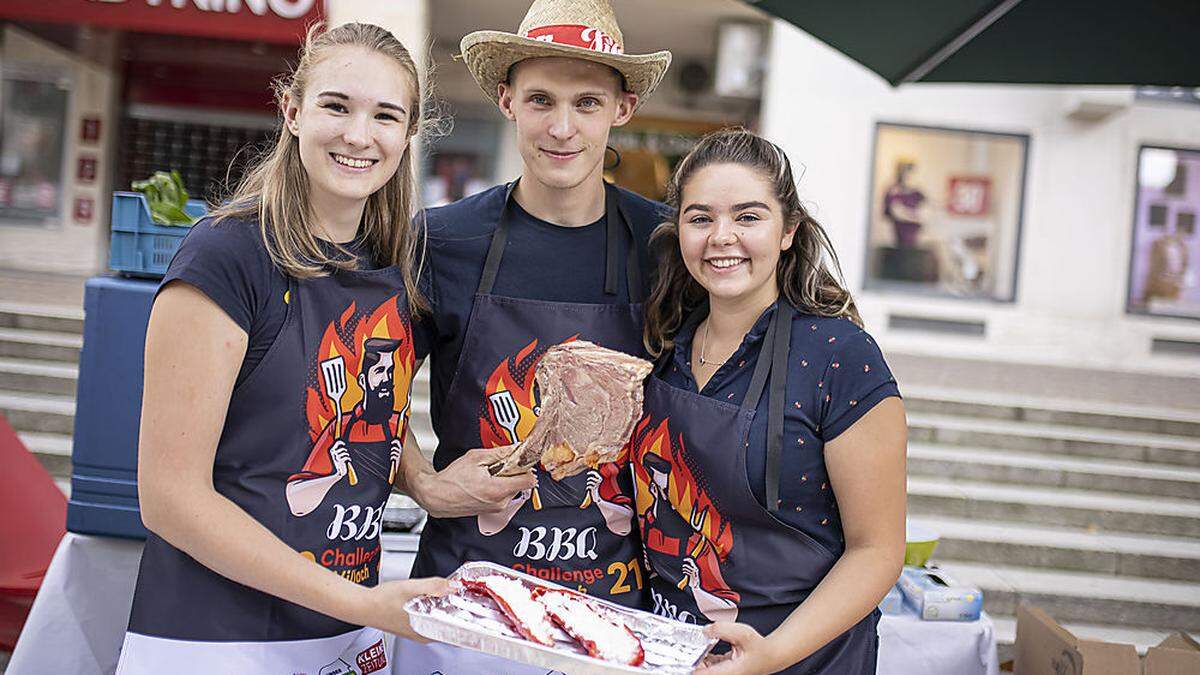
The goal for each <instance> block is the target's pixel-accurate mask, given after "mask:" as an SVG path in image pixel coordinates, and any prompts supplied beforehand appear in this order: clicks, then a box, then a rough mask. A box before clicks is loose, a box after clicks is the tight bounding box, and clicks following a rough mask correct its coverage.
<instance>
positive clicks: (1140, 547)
mask: <svg viewBox="0 0 1200 675" xmlns="http://www.w3.org/2000/svg"><path fill="white" fill-rule="evenodd" d="M913 522H919V523H921V524H922V525H927V526H929V527H931V528H933V529H934V530H936V531H937V532H938V533H939V534H940V535H941V539H940V541H939V542H938V546H937V550H936V551H935V552H934V555H933V558H934V561H935V562H938V561H943V560H945V561H957V562H974V563H990V562H996V563H1003V564H1005V565H1012V566H1017V567H1037V568H1043V569H1057V570H1070V571H1077V572H1091V573H1096V574H1112V575H1124V576H1133V577H1145V578H1152V579H1171V580H1175V581H1192V582H1200V540H1197V539H1187V538H1179V537H1163V536H1152V535H1140V534H1123V533H1119V532H1106V531H1101V530H1090V531H1089V530H1085V529H1080V528H1067V527H1050V526H1045V525H1031V524H1028V523H1013V522H1004V521H980V520H973V519H968V518H948V517H941V516H930V515H924V516H920V517H916V516H914V517H913Z"/></svg>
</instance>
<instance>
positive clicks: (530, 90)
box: [499, 57, 637, 190]
mask: <svg viewBox="0 0 1200 675" xmlns="http://www.w3.org/2000/svg"><path fill="white" fill-rule="evenodd" d="M499 95H500V111H501V112H502V113H504V116H505V117H507V118H508V119H510V120H512V121H514V122H516V125H517V144H518V146H519V147H520V150H521V159H522V160H523V162H524V165H525V166H524V173H523V175H525V176H529V177H531V178H534V179H535V180H538V181H539V182H541V183H542V184H543V185H545V186H547V187H550V188H554V189H560V190H565V189H571V188H574V187H577V186H579V185H581V184H583V183H584V182H585V181H587V180H588V179H589V178H598V177H599V176H600V174H601V172H602V171H603V169H604V149H605V146H606V145H607V144H608V132H609V130H610V129H611V128H612V127H614V126H621V125H623V124H625V123H626V122H628V121H629V118H630V117H632V116H633V109H634V108H635V107H636V105H637V96H636V95H635V94H631V93H629V92H625V91H622V89H621V78H620V76H619V75H618V74H617V73H616V71H614V70H613V69H611V68H609V67H608V66H605V65H602V64H598V63H593V62H590V61H583V60H580V59H570V58H560V57H549V58H535V59H526V60H524V61H521V62H520V63H518V64H517V65H516V66H515V67H514V68H513V70H512V77H511V81H510V82H508V83H501V84H500V86H499Z"/></svg>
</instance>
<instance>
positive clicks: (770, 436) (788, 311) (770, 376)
mask: <svg viewBox="0 0 1200 675" xmlns="http://www.w3.org/2000/svg"><path fill="white" fill-rule="evenodd" d="M795 313H796V310H795V309H794V308H793V307H792V304H791V303H790V302H788V301H787V298H785V297H783V296H782V295H781V296H779V300H778V301H777V303H776V306H775V314H774V315H773V316H772V317H771V323H770V324H769V325H768V326H767V333H766V335H765V336H764V338H763V346H762V350H761V351H760V352H759V355H758V363H757V364H755V366H754V374H753V375H751V377H750V388H749V390H747V391H746V397H745V398H744V399H742V409H743V410H757V409H758V403H759V401H760V400H761V399H762V394H763V390H764V389H766V387H767V386H768V385H769V386H770V390H769V392H770V394H769V396H768V400H767V403H768V409H767V457H766V488H767V489H766V506H767V510H769V511H775V510H777V509H778V508H779V477H780V476H779V474H780V464H781V458H782V456H783V417H784V410H785V407H784V404H785V403H786V401H785V398H786V397H787V375H788V351H789V348H790V347H791V342H792V318H793V316H795Z"/></svg>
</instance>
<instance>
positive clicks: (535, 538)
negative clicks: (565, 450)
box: [476, 335, 633, 562]
mask: <svg viewBox="0 0 1200 675" xmlns="http://www.w3.org/2000/svg"><path fill="white" fill-rule="evenodd" d="M578 338H579V336H578V335H574V336H571V337H569V338H567V339H566V340H563V343H567V342H573V341H575V340H576V339H578ZM551 346H553V345H552V344H546V345H544V346H539V343H538V340H537V339H534V340H532V341H530V342H529V344H527V345H525V347H523V348H522V349H521V350H519V351H518V352H517V353H516V354H514V355H512V356H509V357H507V358H505V359H503V360H502V361H501V362H500V363H499V364H498V365H497V366H496V367H495V368H494V369H493V370H492V373H491V374H490V375H489V376H488V378H487V381H486V382H485V384H484V391H483V400H482V401H481V403H480V408H479V438H480V441H481V447H484V448H495V447H500V446H503V445H511V444H513V443H520V442H521V441H523V440H525V439H526V438H527V437H528V436H529V433H530V432H531V431H532V430H533V425H534V423H535V422H537V418H538V415H540V414H541V395H540V393H539V391H538V387H537V378H536V377H534V375H535V373H536V372H537V365H538V362H540V361H541V359H542V356H543V355H544V354H545V353H546V351H547V350H548V349H549V348H550V347H551ZM628 461H629V455H628V452H627V451H626V452H623V453H622V454H621V456H620V457H618V459H617V461H615V462H609V463H607V464H602V465H600V467H599V468H598V469H595V470H589V471H585V472H583V473H581V474H579V475H577V476H571V477H570V478H564V479H563V480H561V481H557V480H554V479H553V478H551V476H550V474H549V473H548V472H545V471H543V470H542V469H541V467H540V466H537V467H534V472H535V473H536V474H537V477H538V485H537V486H536V487H534V488H532V489H530V490H522V491H521V492H518V493H517V494H516V495H515V496H514V497H513V499H512V501H511V502H509V503H508V505H507V506H506V507H505V508H504V509H502V510H501V511H499V512H497V513H484V514H480V515H479V516H477V517H476V522H477V524H478V527H479V532H480V534H483V535H484V536H488V537H490V536H493V535H496V534H498V533H500V532H502V531H504V530H505V529H507V528H508V526H509V524H510V523H511V521H512V519H513V517H514V516H515V515H516V514H517V513H518V512H520V511H521V510H522V509H525V508H527V507H528V509H529V511H530V512H531V513H530V516H529V518H528V520H529V521H531V522H534V523H536V521H537V516H536V515H535V514H536V512H539V511H542V510H543V509H546V508H562V507H570V508H573V509H577V510H587V509H592V508H596V509H599V510H600V512H601V514H602V515H603V516H604V522H605V525H606V527H607V529H608V530H610V531H611V532H612V533H614V534H617V535H619V536H622V537H623V536H625V535H628V534H629V533H630V532H631V531H632V530H633V509H632V504H631V499H630V498H629V496H628V495H627V494H624V493H623V492H622V490H621V488H620V485H619V483H618V480H617V478H618V476H619V475H620V473H621V468H622V467H623V466H625V464H626V463H627V462H628ZM514 534H516V535H517V536H519V539H518V541H517V543H516V544H515V546H514V549H513V556H514V557H517V558H524V559H527V560H539V561H546V562H553V561H556V560H566V559H572V558H589V559H592V560H594V559H596V553H595V550H596V536H597V534H598V533H597V530H596V528H595V527H583V528H572V527H565V528H563V527H547V526H544V525H536V524H534V525H532V526H524V525H520V526H519V530H518V531H517V532H515V533H514Z"/></svg>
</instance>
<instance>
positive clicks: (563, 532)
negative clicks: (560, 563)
mask: <svg viewBox="0 0 1200 675" xmlns="http://www.w3.org/2000/svg"><path fill="white" fill-rule="evenodd" d="M547 534H549V535H550V543H549V544H547V543H546V541H545V540H546V535H547ZM513 556H514V557H517V558H525V559H527V560H545V561H547V562H553V561H555V560H570V559H572V558H587V559H588V560H595V559H596V557H597V556H596V528H594V527H585V528H584V529H583V530H576V529H575V528H573V527H565V528H559V527H551V528H546V527H545V526H542V525H538V526H537V527H522V528H521V540H520V541H518V542H517V545H516V546H514V547H513Z"/></svg>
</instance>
